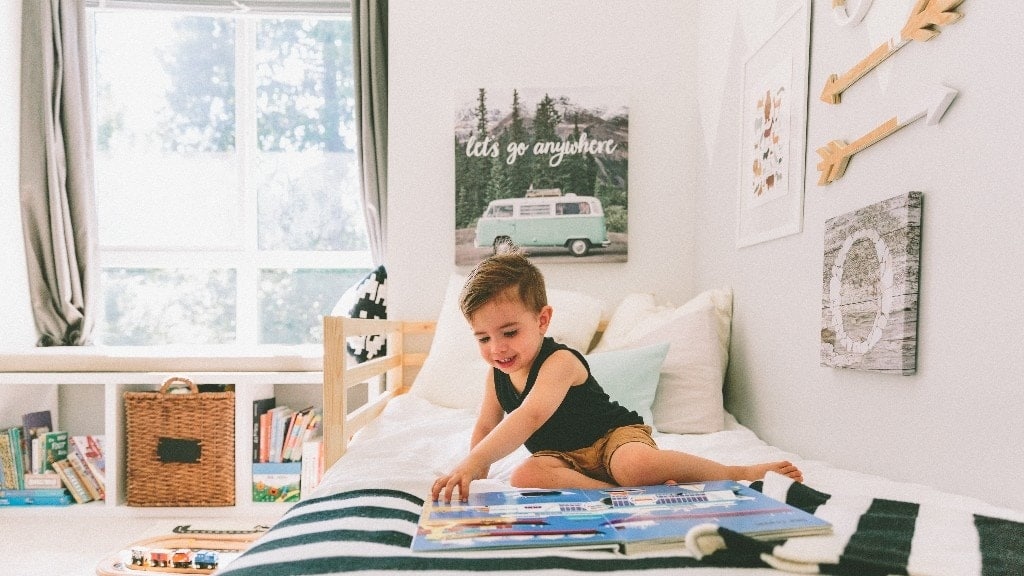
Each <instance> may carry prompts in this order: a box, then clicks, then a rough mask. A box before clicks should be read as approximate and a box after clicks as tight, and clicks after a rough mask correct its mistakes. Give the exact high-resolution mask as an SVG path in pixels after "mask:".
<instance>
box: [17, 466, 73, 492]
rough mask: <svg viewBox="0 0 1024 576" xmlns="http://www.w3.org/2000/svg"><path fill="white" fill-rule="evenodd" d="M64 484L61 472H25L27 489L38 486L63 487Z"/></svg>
mask: <svg viewBox="0 0 1024 576" xmlns="http://www.w3.org/2000/svg"><path fill="white" fill-rule="evenodd" d="M62 486H64V482H63V481H62V480H61V479H60V474H57V473H56V472H54V471H52V470H51V471H49V472H44V473H42V474H36V473H32V474H25V489H26V490H33V489H37V488H43V489H45V488H61V487H62Z"/></svg>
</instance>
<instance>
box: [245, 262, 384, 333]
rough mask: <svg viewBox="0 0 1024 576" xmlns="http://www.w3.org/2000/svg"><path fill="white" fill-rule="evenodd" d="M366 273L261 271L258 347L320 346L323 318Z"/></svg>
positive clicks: (364, 271)
mask: <svg viewBox="0 0 1024 576" xmlns="http://www.w3.org/2000/svg"><path fill="white" fill-rule="evenodd" d="M367 272H369V270H368V269H348V270H312V269H304V270H281V269H276V270H272V269H266V270H261V271H260V281H259V282H260V286H259V308H260V338H259V343H260V344H316V343H320V342H323V335H324V327H323V317H324V315H326V314H330V312H331V310H332V309H333V308H334V305H335V304H336V303H337V302H338V300H339V299H340V298H341V295H342V294H344V293H345V290H347V289H348V288H349V287H350V286H352V285H353V284H355V283H356V282H357V281H358V280H360V279H361V278H362V277H363V276H366V273H367Z"/></svg>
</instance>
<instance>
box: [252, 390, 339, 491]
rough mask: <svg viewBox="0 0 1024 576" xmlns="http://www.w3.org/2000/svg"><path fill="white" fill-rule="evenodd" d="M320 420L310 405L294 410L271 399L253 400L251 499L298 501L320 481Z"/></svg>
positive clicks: (318, 413) (317, 413) (319, 415)
mask: <svg viewBox="0 0 1024 576" xmlns="http://www.w3.org/2000/svg"><path fill="white" fill-rule="evenodd" d="M321 420H322V416H321V414H320V412H319V411H318V410H315V409H314V408H313V407H312V406H309V407H307V408H304V409H302V410H295V409H293V408H290V407H288V406H277V405H276V400H275V399H274V398H265V399H260V400H255V401H254V402H253V444H252V462H253V465H252V499H253V502H297V501H298V500H299V498H300V497H301V495H302V493H303V492H308V490H310V489H312V488H313V486H315V484H316V483H318V482H319V479H320V475H322V465H321V464H320V463H319V462H320V460H321V459H320V458H319V454H320V453H321V452H322V448H319V449H318V448H317V447H318V446H321V445H322V442H321V440H320V425H321ZM318 470H319V474H318V473H317V471H318Z"/></svg>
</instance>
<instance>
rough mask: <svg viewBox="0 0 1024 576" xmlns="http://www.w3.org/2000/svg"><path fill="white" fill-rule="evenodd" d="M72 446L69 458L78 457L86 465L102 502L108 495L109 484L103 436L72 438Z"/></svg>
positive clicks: (78, 436)
mask: <svg viewBox="0 0 1024 576" xmlns="http://www.w3.org/2000/svg"><path fill="white" fill-rule="evenodd" d="M70 446H71V447H70V449H69V451H68V458H69V459H70V458H71V456H72V455H77V456H78V458H79V459H80V460H81V461H82V463H83V464H85V467H86V469H87V471H88V473H89V476H90V477H91V478H92V479H93V481H94V482H95V483H96V484H97V487H98V489H99V492H100V494H101V497H100V498H99V499H100V500H102V499H103V497H104V496H102V495H103V494H105V493H106V484H107V480H106V477H107V464H106V459H105V457H104V456H103V436H93V435H75V436H72V437H71V444H70Z"/></svg>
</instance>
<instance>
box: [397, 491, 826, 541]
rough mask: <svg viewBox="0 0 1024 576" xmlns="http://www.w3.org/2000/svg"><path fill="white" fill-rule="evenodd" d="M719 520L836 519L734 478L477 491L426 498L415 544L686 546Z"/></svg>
mask: <svg viewBox="0 0 1024 576" xmlns="http://www.w3.org/2000/svg"><path fill="white" fill-rule="evenodd" d="M709 523H710V524H716V525H719V526H722V527H725V528H728V529H730V530H733V531H735V532H739V533H741V534H745V535H747V536H750V537H752V538H757V539H761V540H774V539H783V538H789V537H793V536H801V535H814V534H827V533H829V532H830V531H831V525H830V524H829V523H828V522H826V521H824V520H822V519H820V518H818V517H816V516H813V515H811V514H808V513H807V512H804V511H803V510H800V509H799V508H795V507H793V506H790V505H789V504H785V503H783V502H779V501H778V500H774V499H772V498H769V497H768V496H765V495H764V494H762V493H761V492H758V491H756V490H753V489H752V488H749V487H747V486H745V485H743V484H740V483H739V482H733V481H728V480H721V481H710V482H700V483H693V484H677V485H662V486H642V487H633V488H609V489H605V490H576V489H573V490H511V491H505V492H474V493H471V494H470V496H469V501H468V502H453V503H451V504H446V503H443V502H427V503H425V504H424V506H423V513H422V515H421V516H420V521H419V527H418V529H417V531H416V536H415V537H414V538H413V541H412V550H413V551H414V552H437V551H450V550H488V549H496V548H534V547H588V548H611V549H615V550H618V551H621V552H623V553H627V554H628V553H632V552H637V551H641V550H654V549H658V548H662V547H666V546H677V547H678V546H682V545H683V544H682V542H683V541H684V540H685V539H686V534H687V532H688V531H689V530H690V529H691V528H693V527H695V526H698V525H701V524H709Z"/></svg>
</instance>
